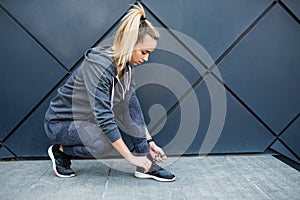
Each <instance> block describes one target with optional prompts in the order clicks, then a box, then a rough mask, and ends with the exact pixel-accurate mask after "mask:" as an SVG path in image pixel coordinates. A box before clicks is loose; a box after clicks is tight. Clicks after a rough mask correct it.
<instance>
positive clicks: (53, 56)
mask: <svg viewBox="0 0 300 200" xmlns="http://www.w3.org/2000/svg"><path fill="white" fill-rule="evenodd" d="M0 8H1V9H2V10H3V12H4V13H5V14H6V15H7V16H8V17H9V18H10V19H11V20H13V21H14V22H15V23H16V24H17V25H18V26H19V27H20V28H21V29H22V30H23V31H24V32H25V33H26V34H27V35H28V36H29V37H30V38H32V39H33V41H35V42H36V43H37V44H38V45H39V46H40V47H41V48H42V49H43V50H44V51H46V52H47V53H48V54H49V55H50V56H51V57H52V58H53V59H54V60H55V61H56V62H57V63H58V64H59V65H60V66H61V67H62V68H64V70H66V71H67V72H68V73H70V72H69V70H68V68H67V67H66V66H65V65H64V64H63V63H62V62H61V61H60V60H59V59H58V58H57V57H56V56H55V55H54V54H53V53H52V52H51V51H50V50H49V49H47V48H46V46H44V45H43V44H42V43H41V42H40V41H39V40H38V39H37V38H36V37H35V36H34V35H33V34H32V33H31V32H30V31H29V30H28V29H27V28H26V27H25V26H24V25H23V24H22V23H21V22H20V21H19V20H18V19H17V18H15V17H14V16H13V15H12V14H11V13H10V12H9V11H8V10H7V9H6V8H5V7H4V6H2V5H1V4H0Z"/></svg>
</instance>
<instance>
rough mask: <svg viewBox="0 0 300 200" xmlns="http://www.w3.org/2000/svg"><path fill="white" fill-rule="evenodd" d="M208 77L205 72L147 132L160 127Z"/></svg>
mask: <svg viewBox="0 0 300 200" xmlns="http://www.w3.org/2000/svg"><path fill="white" fill-rule="evenodd" d="M208 75H209V73H208V72H207V71H206V72H205V73H204V74H203V75H202V76H201V78H200V79H198V80H197V81H196V82H195V83H194V84H193V85H192V87H190V88H189V89H188V90H187V91H186V92H185V93H184V94H183V95H182V97H181V98H180V99H179V100H178V101H177V102H175V103H174V104H173V105H172V106H171V108H170V109H169V110H168V111H167V112H166V114H164V115H163V116H162V117H161V118H160V119H159V120H158V121H157V122H156V123H155V124H154V125H153V126H152V127H151V128H150V129H149V132H150V133H152V132H154V131H155V130H156V129H157V128H158V127H159V126H161V125H162V123H163V122H164V121H165V120H166V119H167V118H168V116H170V115H171V114H172V113H173V112H175V110H176V108H177V107H178V106H180V105H181V104H182V102H183V101H184V100H185V99H187V98H188V96H189V95H190V94H191V93H192V91H193V90H194V89H195V88H196V87H197V86H198V85H199V84H200V83H202V82H203V81H204V79H205V78H206V77H207V76H208Z"/></svg>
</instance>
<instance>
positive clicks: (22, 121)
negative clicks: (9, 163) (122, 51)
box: [0, 4, 130, 142]
mask: <svg viewBox="0 0 300 200" xmlns="http://www.w3.org/2000/svg"><path fill="white" fill-rule="evenodd" d="M0 8H1V4H0ZM129 9H130V8H129ZM129 9H128V10H129ZM126 13H127V11H126V12H125V13H124V14H123V15H122V16H121V17H120V18H119V19H118V20H116V22H115V23H114V24H113V25H112V26H111V27H110V28H109V29H108V30H107V31H106V32H105V33H104V35H103V36H102V37H101V38H100V39H99V40H98V41H96V43H95V44H94V45H93V46H92V47H94V46H96V45H98V44H99V43H100V42H102V41H103V40H104V39H105V37H106V36H107V35H108V34H110V33H111V31H112V30H113V29H114V28H115V27H116V26H117V24H118V22H119V21H120V20H121V19H122V18H123V17H124V16H125V15H126ZM83 59H84V55H83V56H82V57H81V58H80V59H79V60H78V61H77V62H76V63H75V64H74V65H73V66H72V67H71V69H70V71H68V74H66V75H65V76H64V77H63V78H62V79H61V80H60V81H59V82H58V83H57V84H56V85H55V86H54V87H53V88H52V89H51V90H50V91H49V92H48V93H47V94H46V95H45V96H44V97H43V98H42V99H41V100H40V102H38V103H37V104H36V105H35V106H34V107H33V108H32V109H31V110H30V111H29V112H28V113H27V115H25V117H23V119H21V120H20V121H19V123H17V125H16V126H15V127H14V128H13V129H12V130H11V131H10V132H9V133H8V134H7V135H6V136H5V137H4V139H3V142H5V141H7V139H8V138H9V137H11V136H12V135H13V133H14V132H15V131H16V130H17V129H18V128H19V127H20V126H22V124H23V123H24V122H25V121H26V120H27V119H28V118H29V117H30V116H31V115H32V114H33V113H34V112H35V111H36V110H37V109H38V108H39V107H40V106H41V105H42V104H43V103H44V102H45V101H46V100H47V99H48V97H49V96H50V95H51V94H52V93H53V92H55V90H57V88H58V87H59V86H60V85H61V84H62V83H63V82H64V81H65V80H66V79H67V78H68V77H69V76H70V75H71V74H72V71H73V70H75V69H76V68H77V66H78V64H79V63H80V62H82V61H83Z"/></svg>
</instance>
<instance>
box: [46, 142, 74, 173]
mask: <svg viewBox="0 0 300 200" xmlns="http://www.w3.org/2000/svg"><path fill="white" fill-rule="evenodd" d="M48 154H49V156H50V158H51V160H52V165H53V172H54V174H55V175H56V176H58V177H60V178H69V177H73V176H75V175H76V174H75V172H73V170H72V169H71V167H70V166H71V159H70V156H68V155H66V154H65V153H63V152H61V151H60V150H59V145H57V144H55V145H52V146H50V147H49V149H48Z"/></svg>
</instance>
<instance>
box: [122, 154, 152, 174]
mask: <svg viewBox="0 0 300 200" xmlns="http://www.w3.org/2000/svg"><path fill="white" fill-rule="evenodd" d="M127 161H128V162H129V163H130V164H131V165H133V166H136V167H141V168H143V169H144V173H147V172H148V171H149V169H150V167H151V165H152V162H151V161H150V160H149V159H148V158H147V157H146V156H131V157H130V158H128V159H127Z"/></svg>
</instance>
